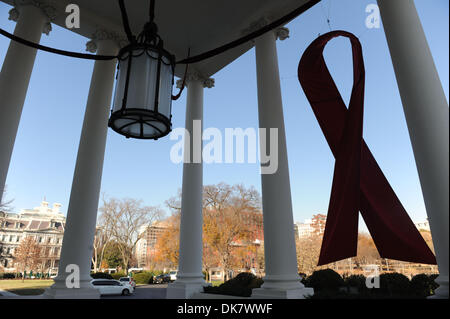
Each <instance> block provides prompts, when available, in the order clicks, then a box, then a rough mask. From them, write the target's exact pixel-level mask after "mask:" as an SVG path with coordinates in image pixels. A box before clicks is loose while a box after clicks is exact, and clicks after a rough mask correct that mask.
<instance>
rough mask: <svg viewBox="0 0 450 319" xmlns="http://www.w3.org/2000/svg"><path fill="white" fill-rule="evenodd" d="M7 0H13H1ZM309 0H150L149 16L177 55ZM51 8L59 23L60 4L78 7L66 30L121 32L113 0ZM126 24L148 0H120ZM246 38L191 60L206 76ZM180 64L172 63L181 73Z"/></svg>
mask: <svg viewBox="0 0 450 319" xmlns="http://www.w3.org/2000/svg"><path fill="white" fill-rule="evenodd" d="M1 1H3V2H6V3H8V4H12V3H13V2H14V0H1ZM308 1H310V0H189V1H186V0H156V9H155V11H156V13H155V22H156V23H157V25H158V28H159V34H160V36H161V37H162V38H163V40H164V46H165V48H166V49H167V50H168V51H169V52H171V53H172V54H175V56H176V58H177V60H181V59H183V58H185V57H186V55H187V51H188V48H189V47H190V49H191V56H194V55H197V54H199V53H203V52H205V51H208V50H211V49H214V48H216V47H219V46H221V45H224V44H226V43H228V42H230V41H232V40H236V39H238V38H240V37H241V36H242V35H243V33H242V32H243V30H245V29H248V28H249V26H250V25H251V24H252V23H254V22H256V21H258V20H259V19H261V18H263V17H264V18H266V19H267V20H268V22H272V21H275V20H276V19H278V18H280V17H282V16H284V15H286V14H287V13H289V12H291V11H292V10H294V9H296V8H297V7H300V6H301V5H303V4H304V3H307V2H308ZM47 2H49V3H51V4H52V5H53V6H54V7H56V8H57V11H58V13H59V14H58V17H57V18H56V20H55V21H54V23H56V24H57V25H59V26H61V27H65V18H66V15H67V14H66V13H65V7H66V6H67V5H68V4H69V3H75V4H78V5H79V7H80V11H81V27H80V29H72V30H71V31H73V32H76V33H78V34H80V35H83V36H85V37H87V38H90V37H91V36H92V35H93V34H94V32H95V31H96V30H97V29H106V30H108V31H114V32H116V33H118V34H120V35H122V36H123V37H125V35H124V32H123V27H122V19H121V14H120V9H119V5H118V1H117V0H48V1H47ZM125 4H126V7H127V10H128V16H129V20H130V25H131V29H132V31H133V33H134V34H137V33H139V32H140V31H141V30H142V27H143V25H144V24H145V22H147V21H148V7H149V0H126V1H125ZM252 46H253V43H251V42H248V43H246V44H243V45H241V46H240V47H237V48H235V49H232V50H229V51H227V52H225V53H222V54H220V55H218V56H216V57H213V58H210V59H208V60H204V61H201V62H198V63H196V64H195V65H192V68H195V69H196V70H197V71H198V72H200V73H201V74H202V75H203V76H211V75H213V74H214V73H216V72H217V71H219V70H220V69H222V68H223V67H224V66H226V65H227V64H229V63H231V62H232V61H234V60H235V59H236V58H238V57H239V56H241V55H242V54H243V53H245V52H246V51H248V50H249V49H250V48H252ZM183 72H184V66H182V65H180V66H178V67H177V70H176V74H177V75H178V76H181V75H182V74H183Z"/></svg>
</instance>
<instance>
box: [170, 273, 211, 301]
mask: <svg viewBox="0 0 450 319" xmlns="http://www.w3.org/2000/svg"><path fill="white" fill-rule="evenodd" d="M207 285H208V284H207V283H206V282H205V280H204V279H203V277H196V278H193V277H190V276H188V277H187V278H183V277H181V278H179V279H177V280H176V281H175V282H174V283H171V284H169V285H168V287H167V294H166V299H189V298H192V296H193V295H194V294H196V293H200V292H203V287H205V286H207Z"/></svg>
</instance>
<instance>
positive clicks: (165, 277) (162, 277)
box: [153, 274, 170, 284]
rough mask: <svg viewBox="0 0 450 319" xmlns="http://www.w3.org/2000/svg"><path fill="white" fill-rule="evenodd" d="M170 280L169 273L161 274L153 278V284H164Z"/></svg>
mask: <svg viewBox="0 0 450 319" xmlns="http://www.w3.org/2000/svg"><path fill="white" fill-rule="evenodd" d="M168 282H170V275H169V274H162V275H159V276H156V277H154V278H153V283H154V284H164V283H168Z"/></svg>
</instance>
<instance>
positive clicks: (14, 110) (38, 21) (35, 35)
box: [0, 4, 48, 202]
mask: <svg viewBox="0 0 450 319" xmlns="http://www.w3.org/2000/svg"><path fill="white" fill-rule="evenodd" d="M9 13H10V20H14V21H17V25H16V28H15V30H14V35H16V36H18V37H21V38H24V39H26V40H29V41H32V42H35V43H39V42H40V40H41V34H42V32H43V31H44V27H45V25H46V23H47V21H48V17H47V16H46V14H45V12H44V11H43V10H42V9H41V8H38V7H36V6H34V5H31V4H30V5H21V6H18V7H17V8H14V9H11V11H10V12H9ZM36 52H37V50H36V49H33V48H30V47H27V46H24V45H22V44H19V43H18V42H15V41H11V43H10V44H9V48H8V52H7V53H6V57H5V60H4V62H3V66H2V70H1V73H0V110H1V116H0V202H1V201H2V195H3V190H4V188H5V182H6V176H7V174H8V168H9V162H10V160H11V154H12V151H13V148H14V142H15V140H16V135H17V129H18V127H19V121H20V116H21V115H22V109H23V104H24V102H25V97H26V94H27V90H28V84H29V83H30V77H31V72H32V71H33V66H34V61H35V59H36Z"/></svg>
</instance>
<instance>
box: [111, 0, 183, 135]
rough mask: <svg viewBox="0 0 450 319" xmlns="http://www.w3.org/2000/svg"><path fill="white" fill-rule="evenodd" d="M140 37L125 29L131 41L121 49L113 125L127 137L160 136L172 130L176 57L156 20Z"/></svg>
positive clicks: (151, 21)
mask: <svg viewBox="0 0 450 319" xmlns="http://www.w3.org/2000/svg"><path fill="white" fill-rule="evenodd" d="M153 8H154V2H153V1H152V2H151V6H150V22H148V23H147V24H146V25H145V27H144V30H143V31H142V33H141V34H139V36H138V37H137V39H136V38H135V37H134V36H131V33H130V32H129V27H128V21H127V19H124V24H125V30H127V35H129V39H130V44H129V45H127V46H126V47H124V48H122V49H121V50H120V52H119V64H118V74H117V83H116V90H115V96H114V101H113V107H112V110H111V117H110V119H109V123H108V125H109V127H111V128H112V129H113V130H114V131H115V132H117V133H119V134H121V135H124V136H126V137H127V138H129V137H132V138H138V139H155V140H156V139H158V138H160V137H163V136H166V135H167V134H169V133H170V131H171V130H172V122H171V119H172V115H171V114H172V87H173V82H174V71H175V57H174V56H173V55H171V54H170V53H169V52H167V51H166V50H164V48H163V41H162V40H161V38H160V37H159V36H158V34H157V27H156V24H155V23H154V22H153Z"/></svg>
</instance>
